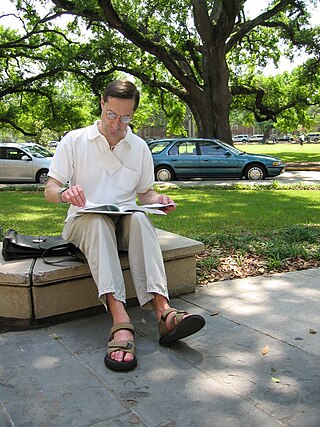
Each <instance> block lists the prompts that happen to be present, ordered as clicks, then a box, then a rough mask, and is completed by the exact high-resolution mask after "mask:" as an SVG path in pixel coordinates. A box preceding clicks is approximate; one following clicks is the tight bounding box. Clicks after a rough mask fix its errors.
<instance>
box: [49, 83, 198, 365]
mask: <svg viewBox="0 0 320 427" xmlns="http://www.w3.org/2000/svg"><path fill="white" fill-rule="evenodd" d="M138 104H139V92H138V90H137V88H136V87H135V85H134V84H132V83H131V82H129V81H126V80H117V81H114V82H111V83H109V85H108V86H107V87H106V89H105V92H104V94H103V97H102V99H101V119H100V120H99V121H97V122H95V123H94V125H92V126H88V127H86V128H83V129H78V130H74V131H71V132H69V133H68V134H67V135H65V136H64V138H63V139H62V140H61V142H60V143H59V145H58V148H57V151H56V153H55V155H54V157H53V160H52V163H51V167H50V171H49V173H48V175H49V179H48V183H47V185H46V188H45V197H46V199H47V200H48V201H49V202H53V203H69V204H70V208H69V211H68V215H67V219H66V222H65V226H64V229H63V234H62V235H63V237H64V238H65V239H66V240H68V241H70V242H72V243H74V244H75V245H76V246H77V247H79V248H80V249H81V251H82V252H83V253H84V254H85V256H86V258H87V261H88V264H89V267H90V271H91V273H92V277H93V279H94V281H95V283H96V285H97V288H98V293H99V298H100V299H101V301H102V302H103V303H104V305H105V307H106V309H107V310H108V311H109V312H110V314H111V316H112V320H113V327H112V329H111V336H110V340H109V343H108V350H107V354H106V356H105V364H106V366H107V367H108V368H110V369H112V370H130V369H133V368H134V367H135V366H136V364H137V359H136V355H135V345H134V341H133V340H134V328H133V325H132V324H131V323H130V318H129V316H128V314H127V312H126V309H125V302H126V295H125V285H124V280H123V275H122V270H121V265H120V260H119V255H118V250H119V249H122V250H127V251H128V258H129V263H130V271H131V275H132V279H133V282H134V286H135V290H136V293H137V297H138V300H139V303H140V305H141V307H147V306H148V305H150V304H151V306H152V307H153V309H154V310H155V314H156V318H157V320H158V326H159V332H160V339H159V341H160V343H161V344H169V343H172V342H174V341H177V340H178V339H181V338H184V337H186V336H188V335H191V334H193V333H195V332H197V331H198V330H199V329H201V328H202V327H203V326H204V324H205V321H204V319H203V318H202V317H201V316H198V315H189V314H188V313H186V312H178V311H177V310H175V309H173V308H170V306H169V302H168V289H167V281H166V275H165V269H164V264H163V259H162V253H161V249H160V245H159V242H158V239H157V236H156V233H155V229H154V226H153V225H152V223H151V221H150V219H149V218H148V216H147V215H146V214H145V213H143V212H134V213H133V214H132V215H123V216H118V217H116V218H117V219H115V220H114V219H113V218H111V217H109V216H108V215H105V214H101V215H100V214H86V215H81V216H75V213H76V212H77V210H78V209H79V208H83V207H84V206H85V205H86V202H87V201H90V202H93V203H101V204H107V203H114V204H117V205H132V204H135V203H136V198H138V200H139V202H140V203H142V204H150V203H163V204H168V203H172V206H169V207H167V208H164V210H165V212H166V213H169V212H170V211H173V210H175V209H176V207H175V205H174V202H173V201H172V200H171V198H170V197H168V196H166V195H160V194H158V193H157V192H156V191H155V190H154V189H153V181H154V170H153V161H152V156H151V153H150V150H149V149H148V146H147V144H146V143H145V142H144V141H143V140H142V139H141V138H139V137H138V136H136V135H134V134H133V133H132V131H131V129H130V126H129V123H130V121H131V119H132V117H133V115H134V112H135V111H136V109H137V107H138ZM66 183H69V185H68V187H64V185H66Z"/></svg>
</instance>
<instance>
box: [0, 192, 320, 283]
mask: <svg viewBox="0 0 320 427" xmlns="http://www.w3.org/2000/svg"><path fill="white" fill-rule="evenodd" d="M307 188H308V189H304V188H301V187H299V186H291V187H289V186H288V187H280V186H279V187H277V186H274V187H264V186H254V187H245V186H243V187H242V186H241V185H238V186H234V187H232V188H229V187H227V188H221V187H189V188H172V189H167V190H166V193H167V194H168V193H169V194H170V196H171V197H172V198H173V199H174V200H175V202H176V203H177V205H178V208H177V211H176V212H174V213H172V214H170V215H168V216H166V217H162V216H156V215H154V216H153V217H152V219H153V222H154V224H155V226H156V227H158V228H162V229H164V230H168V231H171V232H173V233H177V234H180V235H183V236H186V237H190V238H193V239H196V240H200V241H202V242H204V243H205V244H206V245H208V247H209V248H211V249H210V253H208V254H207V256H205V257H203V258H202V259H201V260H200V261H199V263H198V274H199V277H202V278H203V277H204V276H205V275H206V274H208V270H211V271H212V270H214V269H216V268H217V266H218V265H219V260H220V258H221V257H222V256H224V257H225V256H229V255H230V254H232V256H233V257H234V258H233V259H234V260H236V263H237V264H238V265H239V266H241V265H242V264H243V263H244V262H245V259H246V258H248V257H260V258H261V259H263V262H264V267H265V269H266V270H267V271H268V270H269V271H274V270H277V269H278V270H279V271H281V269H290V268H291V264H292V263H293V261H294V260H297V259H303V260H306V261H308V262H309V261H310V260H311V261H315V262H319V261H320V204H319V200H320V187H319V186H311V187H310V186H309V187H307ZM0 195H1V212H0V226H2V228H3V231H6V230H7V229H9V228H14V229H15V230H17V231H19V232H20V233H25V234H31V235H38V234H40V235H55V234H60V233H61V231H62V228H63V221H64V219H65V216H66V211H67V206H65V205H56V204H49V203H48V202H47V201H46V200H45V199H44V197H43V193H42V192H36V191H1V193H0Z"/></svg>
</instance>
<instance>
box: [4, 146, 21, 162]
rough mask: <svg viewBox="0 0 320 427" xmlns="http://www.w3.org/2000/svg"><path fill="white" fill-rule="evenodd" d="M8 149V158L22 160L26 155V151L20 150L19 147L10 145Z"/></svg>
mask: <svg viewBox="0 0 320 427" xmlns="http://www.w3.org/2000/svg"><path fill="white" fill-rule="evenodd" d="M6 150H7V159H8V160H21V158H22V157H23V156H25V155H26V153H25V152H24V151H21V150H19V148H12V147H8V148H7V149H6Z"/></svg>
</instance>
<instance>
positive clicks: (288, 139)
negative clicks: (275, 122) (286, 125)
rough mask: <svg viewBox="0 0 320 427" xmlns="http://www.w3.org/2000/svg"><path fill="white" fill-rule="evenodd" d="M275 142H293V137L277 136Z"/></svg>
mask: <svg viewBox="0 0 320 427" xmlns="http://www.w3.org/2000/svg"><path fill="white" fill-rule="evenodd" d="M275 138H276V141H277V142H293V141H294V137H293V136H292V135H278V136H276V137H275Z"/></svg>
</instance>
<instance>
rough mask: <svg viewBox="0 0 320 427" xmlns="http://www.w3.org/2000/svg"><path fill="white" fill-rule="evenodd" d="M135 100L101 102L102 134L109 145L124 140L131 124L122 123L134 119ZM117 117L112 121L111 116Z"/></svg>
mask: <svg viewBox="0 0 320 427" xmlns="http://www.w3.org/2000/svg"><path fill="white" fill-rule="evenodd" d="M134 105H135V101H134V99H121V98H109V99H108V101H107V102H104V101H103V100H101V110H102V111H101V123H100V125H99V130H100V132H101V133H102V134H103V135H104V136H105V137H106V138H107V140H108V141H109V143H118V142H119V141H120V140H121V139H123V138H124V136H125V135H126V132H127V127H128V125H129V123H122V121H121V120H123V121H125V120H126V117H130V118H132V116H133V114H134ZM111 113H113V116H115V118H113V119H110V118H108V115H109V116H112V114H111Z"/></svg>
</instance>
